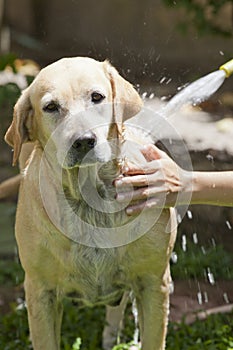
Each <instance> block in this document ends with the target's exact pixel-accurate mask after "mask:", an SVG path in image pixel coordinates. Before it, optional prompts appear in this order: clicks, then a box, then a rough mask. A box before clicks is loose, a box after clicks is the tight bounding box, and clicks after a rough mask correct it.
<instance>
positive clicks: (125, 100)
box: [103, 61, 143, 121]
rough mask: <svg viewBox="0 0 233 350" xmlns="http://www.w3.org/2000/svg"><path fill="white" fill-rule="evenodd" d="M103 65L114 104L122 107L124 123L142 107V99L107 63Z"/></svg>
mask: <svg viewBox="0 0 233 350" xmlns="http://www.w3.org/2000/svg"><path fill="white" fill-rule="evenodd" d="M103 64H104V68H105V70H106V72H107V74H108V76H109V79H110V82H111V86H112V93H113V100H114V103H116V104H119V105H122V107H123V116H121V118H123V120H122V121H125V120H127V119H129V118H131V117H133V116H134V115H136V114H137V113H139V112H140V110H141V108H142V106H143V103H142V99H141V97H140V96H139V94H138V93H137V91H136V90H135V89H134V87H133V86H132V84H130V83H129V82H128V81H127V80H125V79H124V78H122V77H121V76H120V74H119V73H118V72H117V70H116V69H115V68H114V67H113V66H112V65H111V64H110V63H109V62H108V61H104V62H103Z"/></svg>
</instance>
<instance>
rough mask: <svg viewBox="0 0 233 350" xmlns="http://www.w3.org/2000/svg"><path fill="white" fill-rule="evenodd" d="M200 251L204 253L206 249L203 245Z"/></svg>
mask: <svg viewBox="0 0 233 350" xmlns="http://www.w3.org/2000/svg"><path fill="white" fill-rule="evenodd" d="M201 251H202V253H203V254H204V255H206V250H205V247H203V245H202V246H201Z"/></svg>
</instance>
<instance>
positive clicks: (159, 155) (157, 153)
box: [141, 144, 170, 162]
mask: <svg viewBox="0 0 233 350" xmlns="http://www.w3.org/2000/svg"><path fill="white" fill-rule="evenodd" d="M141 152H142V154H143V156H144V157H145V159H146V160H147V161H148V162H151V161H153V160H156V159H169V158H170V157H169V156H168V155H167V153H165V152H163V151H161V149H159V148H158V147H156V146H155V145H153V144H148V145H145V146H144V147H143V148H142V149H141Z"/></svg>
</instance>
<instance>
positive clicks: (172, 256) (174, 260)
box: [171, 252, 178, 264]
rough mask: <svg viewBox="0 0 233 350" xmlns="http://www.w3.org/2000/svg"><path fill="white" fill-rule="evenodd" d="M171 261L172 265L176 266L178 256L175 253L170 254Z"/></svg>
mask: <svg viewBox="0 0 233 350" xmlns="http://www.w3.org/2000/svg"><path fill="white" fill-rule="evenodd" d="M171 261H172V262H173V264H176V263H177V261H178V255H177V253H176V252H172V254H171Z"/></svg>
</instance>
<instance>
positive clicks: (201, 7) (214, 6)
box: [163, 0, 233, 37]
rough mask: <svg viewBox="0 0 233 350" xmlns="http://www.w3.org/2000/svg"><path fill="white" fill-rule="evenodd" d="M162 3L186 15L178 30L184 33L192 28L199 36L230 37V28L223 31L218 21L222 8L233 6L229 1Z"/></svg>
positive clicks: (208, 0)
mask: <svg viewBox="0 0 233 350" xmlns="http://www.w3.org/2000/svg"><path fill="white" fill-rule="evenodd" d="M163 3H164V4H165V5H166V6H169V7H172V8H183V9H184V10H185V13H186V15H185V16H183V18H184V19H183V20H180V22H179V25H178V29H180V31H182V32H184V33H185V32H187V31H188V28H189V27H191V26H193V27H194V28H195V29H196V30H197V32H198V34H200V35H208V34H215V35H216V34H217V35H221V36H225V37H232V28H229V29H228V28H227V29H225V28H224V27H223V25H222V23H219V21H218V17H219V14H220V11H221V10H222V9H223V8H224V6H226V5H230V4H231V6H233V5H232V2H230V1H229V0H205V1H197V0H177V1H174V0H163ZM224 25H225V23H224Z"/></svg>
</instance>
